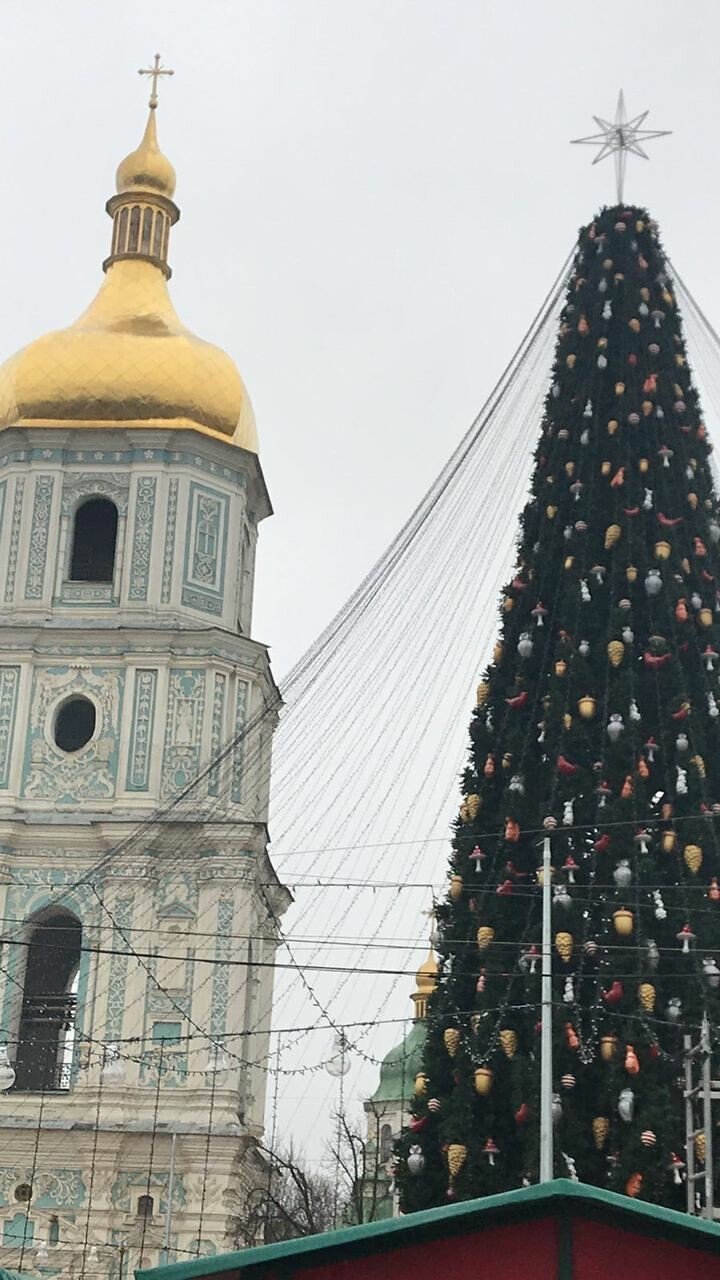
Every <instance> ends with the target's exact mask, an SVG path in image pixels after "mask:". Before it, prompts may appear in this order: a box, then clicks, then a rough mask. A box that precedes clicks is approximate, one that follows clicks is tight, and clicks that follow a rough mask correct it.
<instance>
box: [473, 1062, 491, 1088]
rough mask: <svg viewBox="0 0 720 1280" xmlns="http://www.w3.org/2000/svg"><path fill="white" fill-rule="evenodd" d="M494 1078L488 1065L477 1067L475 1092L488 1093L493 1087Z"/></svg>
mask: <svg viewBox="0 0 720 1280" xmlns="http://www.w3.org/2000/svg"><path fill="white" fill-rule="evenodd" d="M494 1079H495V1077H494V1075H493V1073H492V1071H491V1069H490V1067H478V1069H477V1071H476V1072H475V1092H476V1093H482V1094H486V1093H489V1092H490V1090H491V1089H492V1087H493V1080H494Z"/></svg>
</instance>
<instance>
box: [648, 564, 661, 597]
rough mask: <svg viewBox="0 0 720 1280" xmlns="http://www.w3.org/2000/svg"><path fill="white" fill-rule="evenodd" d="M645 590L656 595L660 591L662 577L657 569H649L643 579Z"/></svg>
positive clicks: (650, 594)
mask: <svg viewBox="0 0 720 1280" xmlns="http://www.w3.org/2000/svg"><path fill="white" fill-rule="evenodd" d="M645 590H646V592H647V594H648V595H649V596H657V595H659V594H660V592H661V591H662V577H661V575H660V570H659V569H649V570H648V574H647V577H646V579H645Z"/></svg>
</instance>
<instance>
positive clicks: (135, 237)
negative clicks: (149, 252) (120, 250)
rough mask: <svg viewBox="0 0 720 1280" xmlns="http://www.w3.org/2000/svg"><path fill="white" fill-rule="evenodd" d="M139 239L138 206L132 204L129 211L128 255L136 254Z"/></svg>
mask: <svg viewBox="0 0 720 1280" xmlns="http://www.w3.org/2000/svg"><path fill="white" fill-rule="evenodd" d="M139 239H140V205H139V204H134V205H133V207H132V209H131V210H130V235H129V236H128V253H137V248H138V241H139Z"/></svg>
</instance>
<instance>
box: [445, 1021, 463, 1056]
mask: <svg viewBox="0 0 720 1280" xmlns="http://www.w3.org/2000/svg"><path fill="white" fill-rule="evenodd" d="M443 1044H444V1045H445V1048H446V1049H447V1051H448V1053H449V1055H450V1057H451V1058H454V1057H456V1055H457V1051H458V1049H459V1048H460V1032H459V1031H458V1029H457V1027H446V1028H445V1030H444V1031H443Z"/></svg>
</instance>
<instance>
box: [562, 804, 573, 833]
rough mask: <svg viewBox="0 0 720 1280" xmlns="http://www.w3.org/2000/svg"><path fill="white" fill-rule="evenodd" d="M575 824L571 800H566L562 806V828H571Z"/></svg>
mask: <svg viewBox="0 0 720 1280" xmlns="http://www.w3.org/2000/svg"><path fill="white" fill-rule="evenodd" d="M574 822H575V811H574V809H573V802H572V800H566V801H565V803H564V805H563V826H564V827H572V826H573V824H574Z"/></svg>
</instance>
